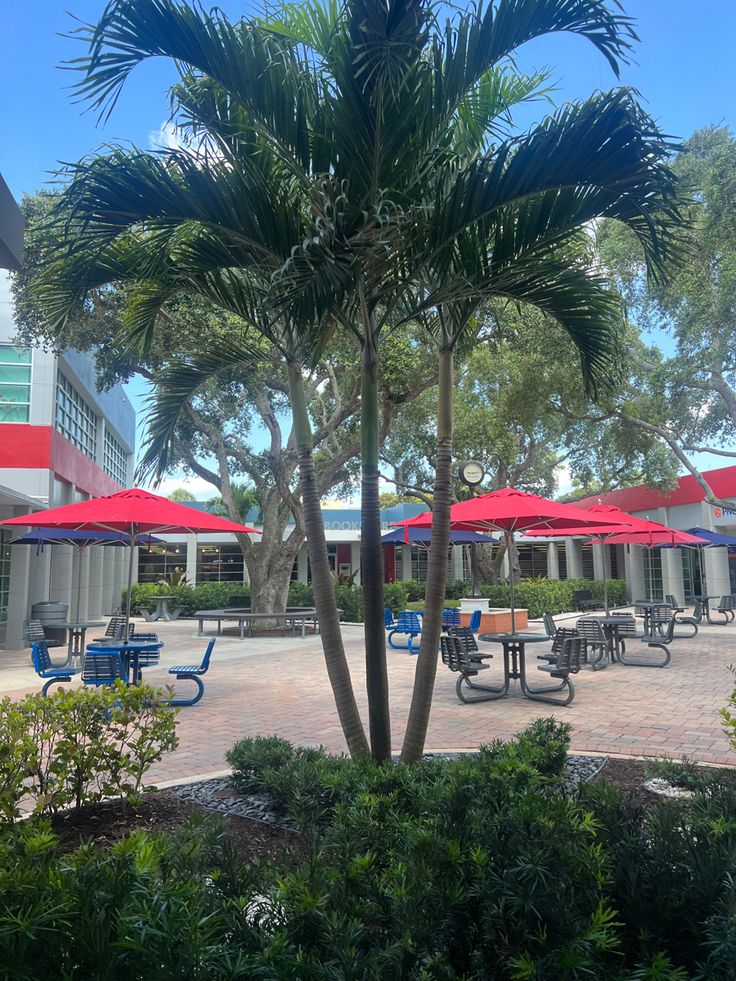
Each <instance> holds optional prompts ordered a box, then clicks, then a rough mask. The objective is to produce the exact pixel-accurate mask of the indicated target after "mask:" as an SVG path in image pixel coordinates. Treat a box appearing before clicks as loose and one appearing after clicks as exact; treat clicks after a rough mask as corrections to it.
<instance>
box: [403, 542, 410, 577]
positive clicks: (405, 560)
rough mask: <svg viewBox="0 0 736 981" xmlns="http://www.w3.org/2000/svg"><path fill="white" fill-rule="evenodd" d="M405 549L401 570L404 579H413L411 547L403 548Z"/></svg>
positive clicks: (405, 546)
mask: <svg viewBox="0 0 736 981" xmlns="http://www.w3.org/2000/svg"><path fill="white" fill-rule="evenodd" d="M402 547H403V549H404V553H403V558H402V563H401V569H402V579H411V545H404V546H402Z"/></svg>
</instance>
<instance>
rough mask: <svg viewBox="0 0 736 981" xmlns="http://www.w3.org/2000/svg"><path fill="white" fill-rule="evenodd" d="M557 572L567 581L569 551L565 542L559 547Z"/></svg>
mask: <svg viewBox="0 0 736 981" xmlns="http://www.w3.org/2000/svg"><path fill="white" fill-rule="evenodd" d="M557 572H558V574H559V577H560V579H567V549H566V548H565V543H564V542H562V543H561V544H559V545H557Z"/></svg>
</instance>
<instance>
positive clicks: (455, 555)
mask: <svg viewBox="0 0 736 981" xmlns="http://www.w3.org/2000/svg"><path fill="white" fill-rule="evenodd" d="M450 547H451V549H452V551H451V553H450V555H451V558H450V568H451V569H452V578H453V579H462V578H463V546H462V545H452V546H450ZM471 548H472V546H471Z"/></svg>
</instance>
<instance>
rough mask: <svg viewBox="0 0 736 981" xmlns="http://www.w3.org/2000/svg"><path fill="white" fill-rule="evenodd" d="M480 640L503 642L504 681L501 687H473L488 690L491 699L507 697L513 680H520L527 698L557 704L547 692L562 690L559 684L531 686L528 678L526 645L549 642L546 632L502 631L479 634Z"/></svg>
mask: <svg viewBox="0 0 736 981" xmlns="http://www.w3.org/2000/svg"><path fill="white" fill-rule="evenodd" d="M478 640H482V641H483V642H484V643H488V644H501V646H502V648H503V674H504V683H503V686H502V687H501V688H490V687H488V686H486V685H478V684H473V685H472V686H471V687H473V688H481V689H483V690H485V691H488V698H489V700H491V699H494V698H505V697H506V696H507V695H508V694H509V685H510V683H511V680H512V679H514V680H518V682H519V686H520V687H521V693H522V695H523V696H524V697H525V698H529V699H531V700H532V701H537V702H551V703H552V704H556V703H557V700H556V699H553V698H547V697H546V694H545V693H547V692H555V691H559V690H560V686H559V685H555V686H553V687H550V686H545V687H543V688H530V687H529V685H528V684H527V680H526V653H525V650H526V645H527V644H539V643H542V642H544V641H546V642H547V643H549V637H547V635H546V634H535V633H531V632H526V631H525V632H518V631H517V632H516V633H500V634H479V635H478Z"/></svg>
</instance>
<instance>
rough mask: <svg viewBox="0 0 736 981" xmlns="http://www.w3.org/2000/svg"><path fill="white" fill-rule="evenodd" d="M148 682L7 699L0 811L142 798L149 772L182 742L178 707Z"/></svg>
mask: <svg viewBox="0 0 736 981" xmlns="http://www.w3.org/2000/svg"><path fill="white" fill-rule="evenodd" d="M160 694H161V693H157V692H155V691H154V690H153V689H152V688H150V687H148V686H145V685H131V686H128V685H124V684H123V683H122V682H117V683H116V685H115V686H114V687H106V688H98V689H90V688H75V689H72V688H65V689H58V690H57V691H55V692H54V693H53V694H52V695H49V696H44V695H42V694H41V693H40V692H37V693H34V694H31V695H26V696H25V698H23V699H21V701H18V702H15V701H12V700H11V699H10V698H4V699H2V701H0V747H2V748H1V749H0V815H2V816H3V817H4V818H5V819H6V820H12V819H13V818H15V817H17V816H18V815H19V813H20V803H21V801H23V800H24V799H25V800H27V801H28V802H29V803H30V804H31V805H32V806H33V810H34V811H35V812H36V813H40V814H44V813H55V812H56V811H58V810H60V809H63V808H67V807H70V806H71V807H74V808H79V807H82V806H83V805H84V804H90V803H93V802H95V801H99V800H101V799H102V798H103V797H125V798H127V799H129V800H132V801H134V800H137V799H138V798H139V796H140V793H141V790H142V786H143V777H144V776H145V774H146V773H147V772H148V770H149V769H150V767H151V765H152V764H153V763H155V762H157V761H158V760H160V759H161V758H162V756H163V754H164V753H167V752H170V751H171V750H173V749H175V748H176V746H177V738H176V723H175V715H176V710H173V709H171V708H169V707H167V705H166V704H165V702H163V701H161V699H160Z"/></svg>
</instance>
